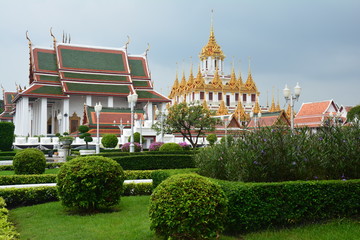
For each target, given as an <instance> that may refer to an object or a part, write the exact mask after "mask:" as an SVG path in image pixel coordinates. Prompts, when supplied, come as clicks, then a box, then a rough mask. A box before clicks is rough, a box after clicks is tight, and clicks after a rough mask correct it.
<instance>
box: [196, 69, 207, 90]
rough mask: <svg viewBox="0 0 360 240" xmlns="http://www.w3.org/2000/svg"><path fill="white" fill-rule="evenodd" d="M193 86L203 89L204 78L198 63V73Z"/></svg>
mask: <svg viewBox="0 0 360 240" xmlns="http://www.w3.org/2000/svg"><path fill="white" fill-rule="evenodd" d="M194 88H197V89H204V88H205V80H204V78H203V76H202V75H201V70H200V65H199V67H198V73H197V76H196V79H195V80H194Z"/></svg>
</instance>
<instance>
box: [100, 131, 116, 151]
mask: <svg viewBox="0 0 360 240" xmlns="http://www.w3.org/2000/svg"><path fill="white" fill-rule="evenodd" d="M118 142H119V140H118V138H117V137H116V135H115V134H105V135H104V136H103V137H102V139H101V143H102V145H103V146H104V147H105V148H115V147H116V146H117V144H118Z"/></svg>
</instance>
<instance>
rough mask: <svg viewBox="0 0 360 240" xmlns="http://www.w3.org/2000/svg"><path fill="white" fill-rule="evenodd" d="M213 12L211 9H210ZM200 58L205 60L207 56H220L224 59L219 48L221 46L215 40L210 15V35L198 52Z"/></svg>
mask: <svg viewBox="0 0 360 240" xmlns="http://www.w3.org/2000/svg"><path fill="white" fill-rule="evenodd" d="M211 12H212V13H213V11H211ZM199 57H200V59H201V60H205V59H207V58H208V57H212V58H220V59H221V60H224V58H225V55H224V53H223V52H222V50H221V47H220V46H219V45H218V44H217V42H216V40H215V34H214V27H213V17H212V16H211V27H210V37H209V41H208V43H207V44H206V45H205V47H203V48H202V50H201V53H200V56H199Z"/></svg>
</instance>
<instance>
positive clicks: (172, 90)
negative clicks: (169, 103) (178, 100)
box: [169, 73, 179, 98]
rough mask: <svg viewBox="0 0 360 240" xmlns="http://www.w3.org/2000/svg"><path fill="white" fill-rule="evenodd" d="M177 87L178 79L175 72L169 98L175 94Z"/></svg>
mask: <svg viewBox="0 0 360 240" xmlns="http://www.w3.org/2000/svg"><path fill="white" fill-rule="evenodd" d="M178 87H179V80H178V74H177V73H176V78H175V81H174V85H173V86H172V89H171V92H170V95H169V98H173V97H175V96H176V95H177V92H178Z"/></svg>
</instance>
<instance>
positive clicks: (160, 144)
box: [149, 142, 164, 151]
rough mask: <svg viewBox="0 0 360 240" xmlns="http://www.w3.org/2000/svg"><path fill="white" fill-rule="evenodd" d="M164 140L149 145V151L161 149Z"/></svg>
mask: <svg viewBox="0 0 360 240" xmlns="http://www.w3.org/2000/svg"><path fill="white" fill-rule="evenodd" d="M163 144H164V143H163V142H153V143H151V144H150V146H149V151H159V149H160V147H161V146H162V145H163Z"/></svg>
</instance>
